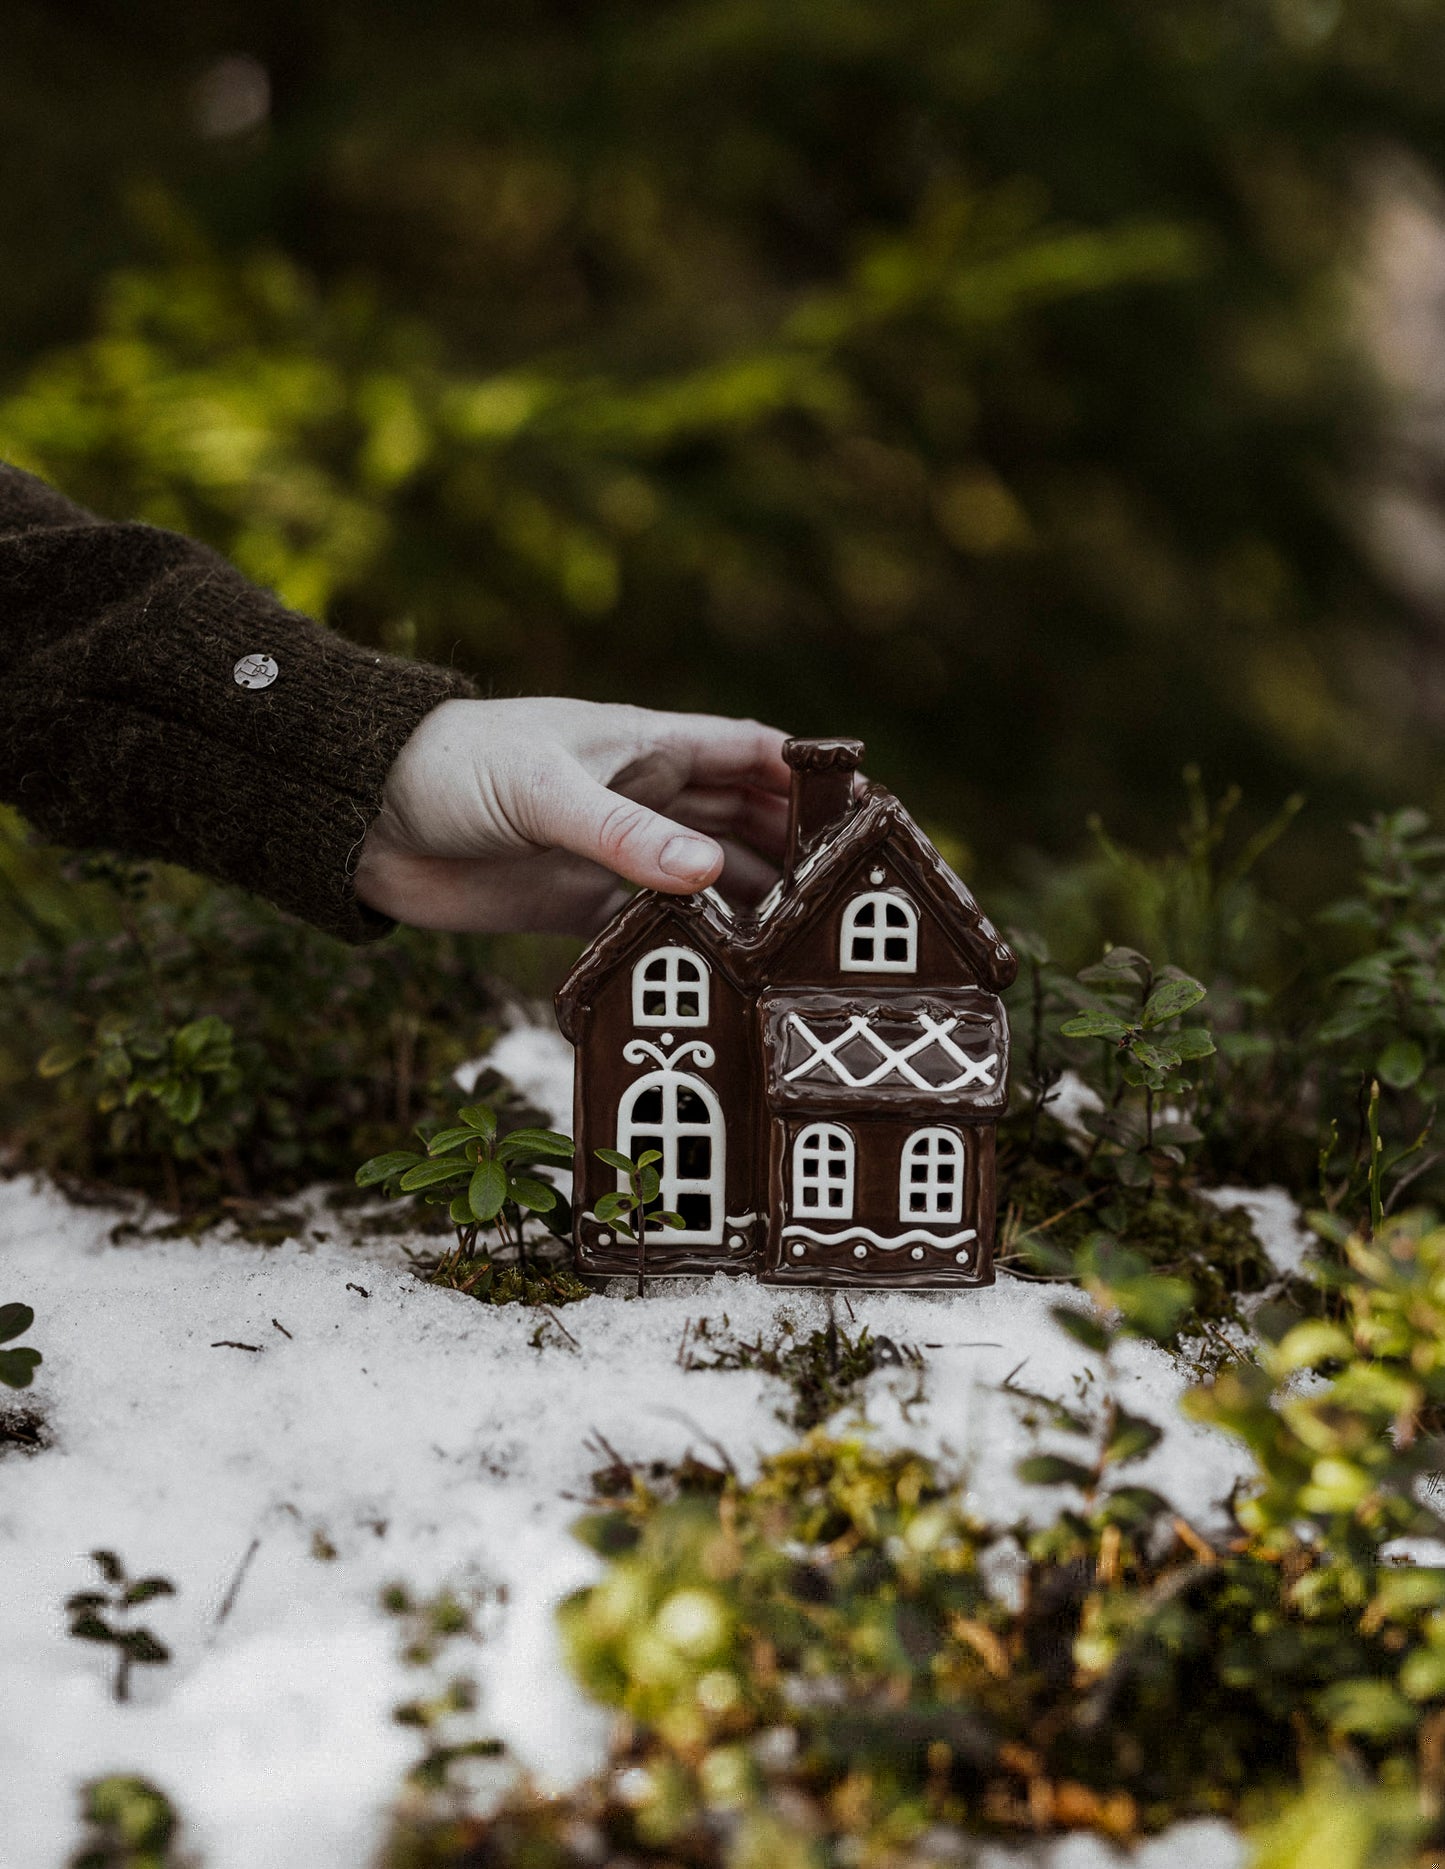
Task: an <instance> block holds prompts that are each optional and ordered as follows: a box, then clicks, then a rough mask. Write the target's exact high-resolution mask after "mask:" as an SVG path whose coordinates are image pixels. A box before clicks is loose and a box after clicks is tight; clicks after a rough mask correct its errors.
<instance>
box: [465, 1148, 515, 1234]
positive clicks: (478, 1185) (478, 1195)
mask: <svg viewBox="0 0 1445 1869" xmlns="http://www.w3.org/2000/svg"><path fill="white" fill-rule="evenodd" d="M467 1198H468V1199H469V1200H470V1202H471V1205H472V1212H473V1214H475V1216H476V1217H477V1219H478V1220H479V1221H480V1222H481V1223H482V1224H483V1225H484V1226H485V1225H486V1223H487V1222H488V1221H490V1220H495V1219H496V1217H497V1215H498V1214H499V1213H500V1212H501V1211H502V1204H503V1202H504V1201H505V1200H506V1198H507V1171H506V1169H505V1168H503V1166H502V1164H501V1163H500V1162H479V1163H478V1164H477V1167H476V1170H475V1172H474V1173H473V1175H472V1179H471V1185H470V1187H469V1188H468V1189H467Z"/></svg>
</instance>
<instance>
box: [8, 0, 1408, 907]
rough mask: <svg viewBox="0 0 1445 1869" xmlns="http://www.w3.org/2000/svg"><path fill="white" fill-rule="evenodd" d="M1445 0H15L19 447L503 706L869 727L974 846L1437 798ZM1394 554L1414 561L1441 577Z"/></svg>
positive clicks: (1295, 860)
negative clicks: (1391, 419)
mask: <svg viewBox="0 0 1445 1869" xmlns="http://www.w3.org/2000/svg"><path fill="white" fill-rule="evenodd" d="M1442 54H1445V13H1442V10H1441V9H1440V8H1439V7H1438V6H1436V5H1434V4H1428V3H1426V0H1268V3H1267V0H1199V3H1197V4H1196V3H1195V0H1139V3H1138V4H1134V3H1131V0H789V3H788V4H786V5H779V4H777V0H677V3H676V4H670V5H666V6H657V5H651V6H647V5H637V4H631V5H629V4H618V3H615V0H614V3H607V4H599V3H596V0H592V3H586V0H584V3H581V4H570V5H561V4H554V5H547V4H540V3H539V4H522V3H520V0H517V3H515V4H497V5H489V6H486V7H476V6H463V5H460V4H456V3H455V0H409V4H408V5H406V6H405V7H396V6H381V5H378V4H375V3H374V0H372V3H368V0H346V3H345V4H316V3H315V0H302V3H300V4H290V5H281V4H277V3H275V0H267V3H262V0H257V3H256V4H250V5H238V4H220V3H218V0H195V3H194V4H192V5H189V6H188V7H186V8H183V9H178V8H175V7H172V6H160V5H157V4H154V3H153V0H130V3H129V4H127V5H125V6H124V7H122V6H120V5H118V4H113V3H107V0H89V3H81V0H70V3H69V4H67V5H66V6H64V7H60V6H51V5H37V4H34V0H11V4H10V5H9V6H8V7H7V8H6V55H5V58H4V60H3V62H0V135H3V139H4V146H5V148H6V150H7V153H8V160H7V163H6V182H5V186H4V189H3V190H0V252H3V253H4V255H5V258H6V263H5V265H4V267H3V268H0V454H3V455H5V456H8V457H9V458H12V459H18V460H20V461H21V462H23V463H24V464H25V465H27V466H29V467H31V468H33V469H34V470H35V471H37V472H39V473H41V474H43V475H45V476H47V477H49V478H51V479H53V480H54V481H55V482H57V483H58V484H59V485H60V486H61V487H63V488H64V489H66V490H67V491H68V492H70V493H72V494H73V495H75V496H77V497H79V498H80V499H82V500H84V501H86V502H88V503H90V504H92V505H93V506H95V507H96V508H97V509H99V510H101V511H104V512H106V513H109V514H116V515H125V516H141V517H144V518H147V519H150V520H153V521H155V522H157V523H160V524H165V525H173V526H177V527H180V528H182V529H184V530H187V531H190V532H192V533H194V534H196V535H198V536H200V537H202V538H205V539H206V540H208V541H209V542H211V543H212V544H214V545H216V546H218V547H219V548H220V549H221V550H223V551H225V552H226V553H228V554H229V555H231V556H232V557H233V558H234V559H235V560H236V562H237V563H239V564H240V565H241V566H242V567H243V568H244V569H245V570H246V571H247V572H248V573H250V574H251V575H252V576H254V577H255V578H257V579H259V580H261V581H262V582H265V583H267V584H269V585H272V586H274V587H275V588H276V589H277V590H279V591H280V592H281V593H282V595H283V596H285V597H286V598H287V599H288V600H289V601H291V602H292V603H294V604H296V605H298V606H299V607H301V608H304V609H307V610H309V611H311V612H312V613H313V614H316V615H318V616H322V617H324V618H325V619H326V620H328V621H329V622H331V623H333V624H334V625H335V626H336V627H338V628H340V629H343V630H345V631H347V632H349V633H351V634H353V635H355V636H357V637H359V638H362V639H365V640H368V641H374V642H377V643H382V644H385V645H387V646H389V647H392V648H401V649H403V650H408V651H412V652H414V653H416V654H418V655H423V656H428V657H433V658H437V659H440V660H444V661H454V662H455V663H457V664H459V665H461V666H464V667H466V668H467V669H469V670H472V671H474V672H475V673H477V674H479V675H480V676H481V678H482V679H483V680H484V681H485V682H487V683H489V684H490V685H491V687H492V688H493V690H494V691H495V692H497V693H502V694H505V693H516V692H525V693H546V692H562V693H569V694H580V695H586V696H591V697H595V698H599V699H605V698H608V697H622V698H626V699H630V700H634V701H639V702H643V703H647V704H651V705H656V706H684V707H699V708H712V709H718V710H728V711H738V712H742V713H751V714H757V715H759V716H761V717H763V718H766V719H769V720H772V721H775V722H776V723H778V724H779V725H781V726H784V727H787V728H789V729H791V730H793V731H796V732H804V733H806V732H845V731H846V732H851V733H857V734H860V735H862V736H863V737H864V738H865V739H866V740H867V741H868V742H869V767H870V770H872V771H873V772H875V773H877V774H878V775H880V776H883V777H885V778H887V779H888V780H889V781H890V782H891V783H892V784H893V785H894V786H895V788H896V789H897V790H898V791H899V792H900V793H901V794H902V795H903V796H904V797H905V798H906V799H907V800H908V802H909V803H910V804H911V805H912V806H913V807H914V808H915V809H916V810H917V811H918V813H919V814H920V815H921V816H922V817H923V818H924V819H925V821H926V822H927V823H928V824H929V826H930V828H931V829H933V830H934V831H935V832H936V833H937V834H939V836H940V838H941V839H942V840H943V842H944V845H945V848H947V849H948V850H949V851H950V852H951V853H952V854H955V855H956V856H957V857H958V859H959V861H960V862H961V863H962V864H963V865H964V866H965V867H966V868H968V869H969V870H970V871H971V872H972V873H974V874H975V875H977V876H979V877H980V878H981V879H982V880H985V881H987V879H988V878H989V877H991V876H1002V875H1003V874H1004V873H1006V872H1007V871H1009V870H1010V869H1011V868H1015V867H1016V864H1017V856H1018V853H1019V852H1020V851H1022V850H1025V849H1035V850H1040V851H1044V852H1055V853H1059V852H1065V851H1069V850H1073V849H1077V847H1078V845H1079V842H1080V839H1081V837H1082V834H1083V826H1084V824H1085V821H1086V819H1087V817H1088V815H1089V814H1090V813H1091V812H1099V813H1101V814H1102V815H1103V817H1104V819H1105V820H1106V822H1107V823H1108V824H1109V826H1110V828H1111V829H1112V830H1115V831H1116V832H1118V833H1119V834H1121V835H1123V836H1126V837H1130V838H1133V839H1136V840H1140V839H1141V840H1143V841H1144V842H1146V843H1158V842H1160V841H1162V840H1163V838H1164V837H1165V835H1166V833H1167V831H1168V828H1169V827H1170V826H1171V825H1172V824H1173V822H1174V821H1175V819H1176V818H1177V817H1178V816H1179V814H1180V805H1181V796H1180V789H1179V773H1180V769H1181V767H1182V766H1183V765H1184V764H1185V763H1186V761H1189V760H1197V761H1198V762H1199V763H1200V764H1201V765H1202V767H1203V768H1204V770H1205V773H1206V778H1207V780H1208V781H1209V782H1210V783H1211V784H1214V785H1222V784H1223V782H1225V781H1231V780H1237V781H1239V782H1240V783H1241V784H1242V785H1243V787H1244V788H1245V794H1246V800H1247V805H1246V812H1249V811H1252V812H1254V813H1255V814H1256V816H1257V817H1259V818H1263V817H1264V816H1266V815H1268V814H1269V813H1270V812H1271V811H1272V810H1273V809H1274V808H1275V807H1276V806H1277V805H1278V803H1279V801H1280V800H1281V798H1282V797H1283V796H1284V795H1285V794H1286V793H1288V792H1290V791H1292V790H1294V789H1296V788H1301V789H1303V790H1305V791H1306V792H1307V793H1308V794H1309V797H1310V801H1311V802H1310V809H1309V810H1308V811H1307V812H1306V814H1305V816H1304V818H1303V819H1302V821H1301V827H1300V828H1299V829H1298V830H1297V831H1296V832H1295V833H1294V834H1293V836H1292V837H1291V839H1290V840H1288V842H1287V844H1286V845H1284V846H1281V853H1280V854H1277V855H1276V857H1275V858H1274V861H1276V863H1278V864H1280V865H1283V866H1284V868H1285V871H1286V872H1287V874H1286V878H1285V881H1286V885H1287V886H1289V883H1290V875H1289V872H1291V871H1293V876H1294V882H1295V883H1296V884H1298V885H1299V887H1301V888H1302V889H1304V888H1307V890H1308V893H1309V894H1310V895H1312V896H1317V895H1318V888H1319V884H1320V881H1321V877H1320V874H1319V872H1320V871H1321V870H1322V869H1326V868H1329V867H1330V866H1331V865H1334V864H1345V863H1347V862H1348V860H1349V852H1348V849H1347V846H1346V841H1345V840H1344V839H1343V837H1342V836H1341V834H1340V821H1341V818H1342V817H1343V816H1345V815H1347V814H1353V813H1355V812H1357V811H1358V810H1360V809H1362V808H1363V807H1364V806H1365V805H1367V804H1368V803H1370V802H1372V801H1382V802H1383V801H1393V800H1399V799H1402V798H1410V799H1412V800H1415V801H1419V802H1425V803H1428V804H1433V803H1435V802H1436V797H1435V794H1436V790H1437V781H1436V778H1435V769H1436V766H1437V764H1438V761H1437V759H1436V756H1435V755H1436V745H1435V731H1434V728H1433V727H1432V724H1431V722H1430V719H1429V717H1428V715H1427V712H1426V710H1425V706H1424V704H1423V703H1422V701H1421V699H1420V696H1421V694H1422V693H1423V692H1424V691H1425V689H1426V688H1428V683H1422V682H1421V681H1420V680H1419V678H1418V672H1419V669H1420V667H1421V662H1422V658H1424V661H1425V663H1426V664H1427V665H1430V666H1433V663H1434V660H1435V659H1436V656H1435V635H1434V625H1433V623H1432V622H1431V620H1430V619H1429V618H1426V617H1422V616H1421V615H1420V614H1419V613H1418V612H1417V611H1415V610H1412V609H1411V608H1410V607H1408V606H1407V605H1406V604H1405V603H1404V602H1403V601H1402V600H1401V599H1400V598H1398V597H1397V596H1396V595H1395V594H1394V591H1393V589H1392V587H1391V584H1390V582H1389V580H1388V577H1387V576H1385V575H1382V570H1381V567H1380V565H1379V563H1378V562H1377V561H1375V560H1373V559H1370V558H1368V557H1366V555H1365V554H1364V552H1363V551H1362V548H1361V546H1360V544H1359V539H1360V536H1361V512H1362V510H1363V502H1364V498H1365V493H1364V489H1365V486H1366V483H1367V480H1368V476H1369V472H1370V463H1371V462H1372V460H1373V459H1374V458H1375V455H1376V454H1377V452H1378V449H1379V437H1380V434H1381V432H1382V429H1383V426H1384V424H1385V422H1386V420H1387V418H1388V415H1389V411H1388V408H1387V405H1386V401H1385V398H1384V394H1383V390H1382V388H1381V386H1380V384H1379V383H1378V382H1377V381H1376V380H1375V377H1374V373H1373V371H1372V366H1371V363H1370V359H1369V358H1368V356H1367V355H1366V354H1365V352H1364V349H1363V347H1362V345H1361V343H1360V340H1359V318H1358V315H1357V309H1358V291H1357V284H1358V279H1359V274H1360V269H1361V266H1362V264H1363V262H1362V257H1361V256H1362V252H1363V251H1364V248H1365V244H1366V233H1367V214H1368V204H1369V201H1370V199H1371V195H1370V190H1369V188H1368V187H1367V186H1366V185H1365V184H1366V178H1368V176H1369V175H1370V174H1371V173H1373V172H1374V171H1375V170H1376V169H1377V168H1378V165H1379V163H1380V159H1381V157H1382V155H1384V154H1389V155H1390V157H1391V159H1392V160H1395V159H1398V157H1399V155H1400V154H1401V152H1403V153H1404V154H1405V155H1406V156H1407V157H1408V158H1409V160H1410V161H1411V162H1413V163H1414V164H1415V165H1416V166H1417V168H1418V170H1419V171H1420V172H1421V173H1427V174H1428V173H1429V172H1430V171H1432V170H1434V169H1435V168H1437V167H1438V166H1439V164H1440V161H1441V159H1442V155H1445V110H1442V98H1445V88H1442V77H1445V56H1442ZM1386 569H1388V568H1386Z"/></svg>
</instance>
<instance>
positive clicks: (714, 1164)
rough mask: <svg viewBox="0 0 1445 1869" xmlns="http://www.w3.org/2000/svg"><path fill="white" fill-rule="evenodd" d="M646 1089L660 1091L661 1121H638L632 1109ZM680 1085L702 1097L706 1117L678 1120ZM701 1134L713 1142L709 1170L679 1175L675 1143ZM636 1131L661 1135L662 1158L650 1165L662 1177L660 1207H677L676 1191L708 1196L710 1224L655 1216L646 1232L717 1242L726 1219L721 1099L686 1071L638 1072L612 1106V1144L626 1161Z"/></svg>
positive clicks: (620, 1181) (620, 1179) (621, 1185)
mask: <svg viewBox="0 0 1445 1869" xmlns="http://www.w3.org/2000/svg"><path fill="white" fill-rule="evenodd" d="M649 1090H658V1091H660V1092H661V1094H662V1118H661V1121H660V1122H656V1123H647V1122H639V1121H638V1120H637V1118H636V1117H635V1116H634V1114H633V1112H634V1111H635V1110H636V1108H637V1105H638V1102H639V1100H640V1099H641V1097H642V1096H643V1094H644V1092H646V1091H649ZM684 1090H690V1091H693V1092H694V1093H695V1094H696V1095H697V1096H699V1097H700V1098H701V1099H702V1101H703V1104H704V1105H705V1107H706V1109H707V1121H706V1123H684V1122H683V1121H682V1120H681V1118H680V1117H679V1115H678V1109H677V1102H678V1097H679V1096H680V1095H681V1093H682V1092H683V1091H684ZM701 1135H706V1136H707V1137H709V1139H710V1140H711V1142H712V1158H711V1160H710V1162H709V1164H708V1173H707V1174H706V1175H700V1176H691V1177H684V1176H682V1175H681V1174H680V1173H679V1172H678V1147H679V1144H680V1143H681V1142H682V1141H683V1140H685V1139H686V1138H687V1137H689V1136H701ZM638 1136H657V1137H659V1138H660V1139H661V1142H662V1160H661V1161H660V1162H656V1163H654V1164H653V1165H654V1167H655V1168H656V1169H657V1174H658V1179H659V1180H660V1181H661V1183H662V1189H661V1194H662V1205H663V1207H664V1208H667V1209H670V1210H671V1211H672V1212H673V1213H676V1212H677V1211H678V1207H677V1202H678V1196H679V1195H681V1194H707V1195H709V1196H710V1197H711V1199H712V1225H711V1226H710V1227H706V1228H704V1227H684V1228H677V1227H664V1226H662V1225H661V1223H660V1222H659V1223H657V1224H655V1225H654V1226H650V1227H649V1228H648V1229H647V1231H648V1235H649V1237H651V1236H652V1235H654V1234H656V1235H657V1236H658V1237H659V1238H663V1239H668V1240H673V1241H686V1242H687V1243H688V1244H690V1245H694V1246H721V1244H722V1241H723V1230H724V1226H725V1223H726V1216H725V1215H724V1213H723V1192H724V1189H725V1186H726V1180H727V1177H726V1172H725V1170H726V1158H727V1130H726V1127H725V1125H724V1122H723V1113H722V1105H721V1104H720V1103H719V1102H718V1100H717V1096H716V1094H715V1092H714V1091H713V1089H712V1086H711V1085H710V1084H705V1083H704V1082H703V1081H702V1079H701V1078H700V1077H692V1076H690V1075H689V1074H688V1073H687V1072H686V1071H649V1072H648V1073H647V1075H646V1076H645V1077H639V1078H638V1080H637V1082H636V1083H635V1084H629V1085H628V1087H627V1089H626V1091H625V1092H624V1093H623V1098H622V1102H621V1103H620V1104H619V1105H618V1109H617V1147H618V1149H619V1150H620V1151H621V1153H622V1154H623V1155H625V1156H627V1157H628V1159H629V1160H631V1161H636V1159H637V1156H638V1154H639V1152H640V1151H639V1148H638V1145H637V1142H636V1138H637V1137H638ZM626 1188H627V1177H626V1175H624V1174H622V1173H621V1172H620V1171H619V1173H618V1176H617V1189H618V1192H619V1193H623V1192H625V1190H626Z"/></svg>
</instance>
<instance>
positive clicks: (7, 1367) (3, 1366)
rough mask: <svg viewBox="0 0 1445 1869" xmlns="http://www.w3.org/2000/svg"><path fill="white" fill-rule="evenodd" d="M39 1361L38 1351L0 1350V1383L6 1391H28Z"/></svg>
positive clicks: (40, 1359)
mask: <svg viewBox="0 0 1445 1869" xmlns="http://www.w3.org/2000/svg"><path fill="white" fill-rule="evenodd" d="M41 1361H42V1358H41V1355H40V1352H39V1351H38V1350H0V1383H3V1384H4V1385H5V1387H6V1388H7V1389H28V1388H29V1387H30V1384H31V1382H32V1381H33V1380H34V1377H35V1372H36V1370H37V1369H38V1368H39V1367H40V1364H41Z"/></svg>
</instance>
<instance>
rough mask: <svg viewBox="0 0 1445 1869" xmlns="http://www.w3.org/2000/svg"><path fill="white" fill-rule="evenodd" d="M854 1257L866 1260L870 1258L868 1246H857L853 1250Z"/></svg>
mask: <svg viewBox="0 0 1445 1869" xmlns="http://www.w3.org/2000/svg"><path fill="white" fill-rule="evenodd" d="M853 1257H854V1258H855V1259H866V1258H867V1257H868V1248H867V1247H866V1246H855V1247H854V1248H853Z"/></svg>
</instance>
